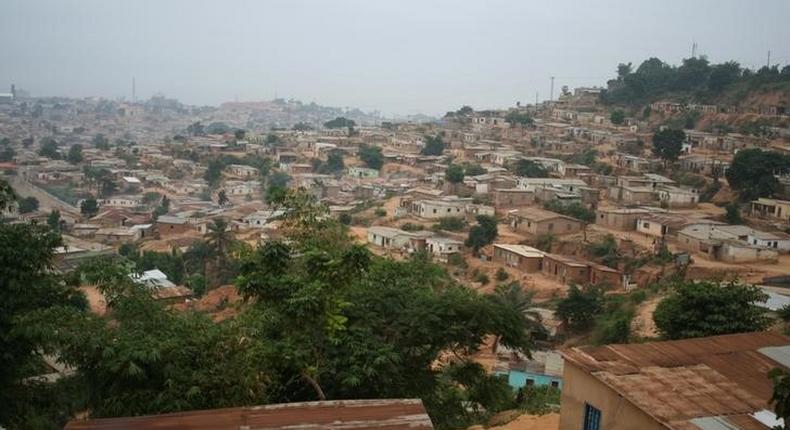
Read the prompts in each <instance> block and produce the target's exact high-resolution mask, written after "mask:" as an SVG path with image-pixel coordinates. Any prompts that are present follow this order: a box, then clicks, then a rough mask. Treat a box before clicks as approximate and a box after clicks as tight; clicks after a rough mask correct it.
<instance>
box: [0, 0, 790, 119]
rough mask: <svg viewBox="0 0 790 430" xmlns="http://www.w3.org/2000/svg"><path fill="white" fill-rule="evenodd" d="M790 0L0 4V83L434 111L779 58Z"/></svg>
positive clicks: (193, 99)
mask: <svg viewBox="0 0 790 430" xmlns="http://www.w3.org/2000/svg"><path fill="white" fill-rule="evenodd" d="M789 23H790V0H759V1H748V0H693V1H692V0H661V1H640V0H628V1H614V0H612V1H600V0H599V1H587V0H584V1H582V0H579V1H558V0H550V1H549V0H546V1H528V0H512V1H498V0H475V1H465V0H448V1H431V0H419V1H418V0H414V1H411V0H359V1H351V0H348V1H329V0H326V1H318V0H315V1H307V0H283V1H273V0H268V1H263V0H260V1H252V0H249V1H244V0H221V1H220V0H216V1H197V0H117V1H116V0H0V91H6V90H7V89H6V88H7V87H8V85H10V84H11V83H16V84H17V86H19V87H22V88H25V89H26V90H28V91H30V92H31V93H32V94H33V95H63V96H106V97H127V98H130V97H131V81H132V76H135V77H136V80H137V96H138V98H148V97H149V96H151V95H152V94H154V93H157V92H161V93H164V94H166V95H167V96H171V97H176V98H178V99H180V100H181V101H182V102H185V103H190V104H218V103H221V102H223V101H229V100H234V99H238V100H242V101H244V100H261V99H271V98H273V97H274V95H275V94H277V95H278V96H280V97H293V98H298V99H301V100H303V101H308V102H309V101H315V102H317V103H321V104H325V105H332V106H354V107H360V108H362V109H364V110H373V109H380V110H382V111H384V112H385V113H400V114H410V113H418V112H424V113H431V114H437V113H443V112H445V111H447V110H451V109H456V108H458V107H459V106H461V105H463V104H469V105H472V106H474V107H476V108H486V107H491V108H493V107H505V106H510V105H513V104H515V102H516V101H522V102H524V103H526V102H532V101H534V100H535V93H536V92H539V93H540V97H541V99H543V98H548V95H549V84H550V82H549V76H552V75H554V76H557V79H556V83H555V93H554V94H555V96H556V95H557V94H558V92H559V88H560V87H561V86H562V85H569V86H570V87H574V86H583V85H590V84H604V83H605V81H606V79H607V78H608V77H611V76H612V75H613V74H614V71H615V69H616V66H617V63H619V62H629V61H631V62H634V63H635V64H638V63H639V62H641V61H642V60H644V59H646V58H648V57H650V56H657V57H659V58H661V59H663V60H665V61H668V62H672V63H677V62H679V61H680V60H681V58H683V57H687V56H689V54H690V51H691V44H692V41H696V42H697V43H698V45H699V52H700V53H702V54H705V55H708V57H709V58H710V59H711V60H712V61H723V60H728V59H736V60H738V61H740V62H741V63H742V64H744V65H748V66H758V65H762V64H765V61H766V54H767V51H768V50H769V49H770V50H771V51H772V62H779V63H782V64H787V63H790V24H789Z"/></svg>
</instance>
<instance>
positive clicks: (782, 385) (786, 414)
mask: <svg viewBox="0 0 790 430" xmlns="http://www.w3.org/2000/svg"><path fill="white" fill-rule="evenodd" d="M768 376H769V377H770V378H771V382H773V385H774V392H773V395H772V396H771V404H773V405H774V413H776V416H777V417H779V418H781V419H783V420H784V422H785V423H790V372H788V371H787V370H785V369H782V368H776V369H773V370H771V371H770V372H768ZM776 428H778V427H776ZM782 428H787V425H786V424H785V426H784V427H782Z"/></svg>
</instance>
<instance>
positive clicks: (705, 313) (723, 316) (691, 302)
mask: <svg viewBox="0 0 790 430" xmlns="http://www.w3.org/2000/svg"><path fill="white" fill-rule="evenodd" d="M766 298H767V296H766V295H765V293H763V292H762V290H760V289H759V288H757V287H754V286H751V285H742V284H738V283H735V282H731V283H729V284H725V285H721V284H719V283H717V282H710V281H690V282H679V283H677V284H676V285H674V291H673V293H672V294H671V295H670V296H668V297H667V298H665V299H663V300H662V301H661V302H660V303H659V304H658V306H657V307H656V310H655V313H654V314H653V319H654V320H655V322H656V327H657V328H658V330H659V332H660V333H661V335H662V336H663V337H664V338H667V339H685V338H692V337H704V336H714V335H719V334H730V333H744V332H750V331H759V330H763V329H765V328H766V327H767V326H768V324H769V322H770V319H769V318H768V317H767V316H766V310H765V309H764V308H762V307H760V306H758V305H756V304H755V303H759V302H763V301H765V299H766Z"/></svg>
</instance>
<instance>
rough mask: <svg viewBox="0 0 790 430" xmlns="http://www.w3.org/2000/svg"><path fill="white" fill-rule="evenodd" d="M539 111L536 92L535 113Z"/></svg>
mask: <svg viewBox="0 0 790 430" xmlns="http://www.w3.org/2000/svg"><path fill="white" fill-rule="evenodd" d="M537 111H538V92H537V91H535V112H537Z"/></svg>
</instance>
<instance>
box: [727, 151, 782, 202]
mask: <svg viewBox="0 0 790 430" xmlns="http://www.w3.org/2000/svg"><path fill="white" fill-rule="evenodd" d="M788 173H790V156H788V155H784V154H780V153H778V152H773V151H763V150H762V149H759V148H749V149H743V150H740V151H738V152H737V153H736V154H735V157H734V158H733V160H732V164H731V165H730V168H729V169H727V172H726V173H725V176H726V177H727V182H729V184H730V187H732V188H733V189H734V190H737V191H738V192H739V193H740V198H741V199H742V200H753V199H756V198H758V197H770V196H772V195H773V194H774V193H776V192H777V191H778V190H779V181H778V180H777V179H776V177H775V176H774V175H782V174H788Z"/></svg>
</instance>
